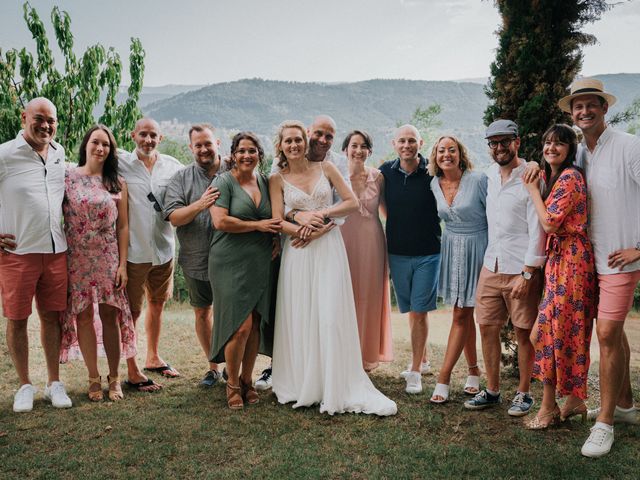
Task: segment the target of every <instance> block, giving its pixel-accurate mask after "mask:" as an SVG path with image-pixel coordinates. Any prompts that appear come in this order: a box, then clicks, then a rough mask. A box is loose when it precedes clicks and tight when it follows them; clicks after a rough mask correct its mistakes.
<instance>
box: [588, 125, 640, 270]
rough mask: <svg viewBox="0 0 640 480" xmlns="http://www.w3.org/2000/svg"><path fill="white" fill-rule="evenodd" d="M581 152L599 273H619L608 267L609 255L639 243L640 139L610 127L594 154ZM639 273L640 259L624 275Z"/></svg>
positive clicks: (590, 231)
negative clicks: (637, 271)
mask: <svg viewBox="0 0 640 480" xmlns="http://www.w3.org/2000/svg"><path fill="white" fill-rule="evenodd" d="M580 147H581V148H580V149H579V151H578V161H577V162H576V163H577V164H578V165H579V166H581V167H583V168H584V171H585V176H586V179H587V198H588V201H589V237H590V238H591V243H593V250H594V254H595V257H596V270H597V272H598V273H599V274H603V275H610V274H615V273H620V269H619V268H615V269H614V268H610V267H609V266H608V265H607V261H608V257H609V254H610V253H613V252H615V251H616V250H620V249H625V248H634V247H635V246H636V244H637V243H638V242H640V138H638V137H636V136H634V135H630V134H628V133H624V132H620V131H618V130H614V129H613V128H611V127H607V128H606V129H605V131H604V132H602V135H600V138H599V139H598V142H597V143H596V147H595V149H594V150H593V152H590V151H589V149H588V148H587V146H586V143H584V142H583V143H582V145H581V146H580ZM636 270H640V260H639V261H636V262H634V263H631V264H629V265H627V266H625V267H624V268H623V269H622V271H623V272H633V271H636Z"/></svg>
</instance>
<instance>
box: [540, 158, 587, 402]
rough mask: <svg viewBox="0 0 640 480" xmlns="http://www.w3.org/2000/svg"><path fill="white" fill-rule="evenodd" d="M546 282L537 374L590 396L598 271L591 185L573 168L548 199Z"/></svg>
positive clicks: (564, 390) (563, 389)
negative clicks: (591, 233)
mask: <svg viewBox="0 0 640 480" xmlns="http://www.w3.org/2000/svg"><path fill="white" fill-rule="evenodd" d="M545 205H546V207H547V222H548V223H550V224H551V225H555V226H557V227H558V230H557V231H556V232H555V233H552V234H550V235H549V236H548V237H547V252H546V253H547V263H546V266H545V287H544V295H543V299H542V302H541V303H540V311H539V314H538V331H537V336H536V341H535V342H534V348H535V364H534V368H533V376H534V377H535V378H537V379H538V380H541V381H542V382H543V383H544V384H545V385H555V387H556V392H557V393H558V394H559V395H561V396H565V395H574V396H576V397H578V398H581V399H586V398H587V374H588V372H589V345H590V342H591V331H592V327H593V319H594V318H595V315H596V298H597V290H596V278H597V277H596V272H595V264H594V257H593V248H592V246H591V242H590V241H589V238H588V236H587V187H586V184H585V182H584V179H583V177H582V175H581V173H580V172H579V171H578V170H576V169H575V168H567V169H566V170H564V171H563V172H562V173H561V174H560V177H559V178H558V180H557V182H556V183H555V185H554V186H553V188H552V190H551V193H550V194H549V196H548V197H547V199H546V201H545Z"/></svg>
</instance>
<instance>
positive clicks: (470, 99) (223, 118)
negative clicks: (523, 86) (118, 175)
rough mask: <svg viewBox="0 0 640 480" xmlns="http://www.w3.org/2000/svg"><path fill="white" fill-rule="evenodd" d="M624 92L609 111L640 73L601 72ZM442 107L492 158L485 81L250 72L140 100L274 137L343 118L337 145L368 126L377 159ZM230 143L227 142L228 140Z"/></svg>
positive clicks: (448, 124)
mask: <svg viewBox="0 0 640 480" xmlns="http://www.w3.org/2000/svg"><path fill="white" fill-rule="evenodd" d="M597 77H598V78H600V79H601V80H602V81H603V82H604V83H605V85H606V87H607V90H608V91H610V92H611V93H613V94H615V95H616V96H617V97H618V102H617V104H616V105H614V106H613V107H612V108H611V109H610V115H611V114H615V113H616V112H618V111H621V110H623V109H624V108H626V107H627V106H628V105H629V104H630V103H631V102H632V101H633V100H634V99H635V98H637V97H638V96H640V74H606V75H598V76H597ZM435 103H437V104H439V105H440V106H441V113H440V115H439V116H438V120H439V121H440V123H441V124H440V126H438V127H437V128H435V131H436V132H437V133H438V134H439V133H452V134H455V135H457V136H458V137H459V138H460V140H461V141H462V142H463V143H464V144H465V145H466V146H467V148H468V149H469V151H470V153H471V154H472V157H473V158H474V159H475V160H476V161H477V162H478V163H479V164H486V163H488V162H489V157H488V154H487V151H486V145H485V140H484V139H483V135H482V133H483V131H484V125H483V121H482V117H483V113H484V110H485V108H486V106H487V103H488V100H487V97H486V96H485V94H484V87H483V84H482V80H476V79H473V81H415V80H382V79H375V80H367V81H362V82H355V83H333V84H323V83H300V82H284V81H272V80H262V79H245V80H238V81H235V82H225V83H217V84H212V85H207V86H187V85H170V86H166V87H145V88H144V90H143V92H142V95H141V99H140V106H141V108H142V110H143V112H144V113H145V115H148V116H151V117H153V118H155V119H156V120H158V121H164V122H172V123H176V124H184V125H188V124H190V123H193V122H209V123H212V124H213V125H215V126H216V127H217V128H219V129H221V130H222V131H234V130H235V131H237V130H253V131H255V132H256V133H258V134H260V135H261V136H266V137H268V138H271V137H272V136H273V134H274V133H275V130H276V127H277V125H278V124H279V123H280V122H282V121H283V120H286V119H297V120H301V121H302V122H303V123H305V124H308V123H310V122H311V121H312V119H313V118H314V117H315V116H316V115H318V114H321V113H323V114H328V115H331V116H332V117H333V118H334V119H335V120H336V123H337V125H338V132H337V135H336V143H335V146H334V148H336V149H337V148H339V145H340V143H341V141H342V138H343V137H344V135H345V134H346V133H347V132H348V131H349V130H351V129H354V128H358V129H364V130H366V131H368V132H369V133H370V134H371V135H372V137H373V139H374V156H373V157H374V161H373V163H379V160H378V161H376V158H378V159H380V158H381V157H385V156H387V155H388V154H389V152H390V151H391V150H392V148H391V145H390V141H391V138H392V136H393V131H394V129H395V127H396V126H397V125H399V124H402V123H405V122H408V121H409V120H410V119H411V117H412V114H413V112H414V111H415V110H416V108H418V107H420V108H424V107H427V106H429V105H432V104H435ZM225 143H226V142H225Z"/></svg>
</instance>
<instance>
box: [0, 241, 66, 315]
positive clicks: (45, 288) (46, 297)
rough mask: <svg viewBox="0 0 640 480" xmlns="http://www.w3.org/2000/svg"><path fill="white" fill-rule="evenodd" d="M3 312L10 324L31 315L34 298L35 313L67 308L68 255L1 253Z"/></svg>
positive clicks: (0, 282)
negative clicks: (34, 298) (36, 308)
mask: <svg viewBox="0 0 640 480" xmlns="http://www.w3.org/2000/svg"><path fill="white" fill-rule="evenodd" d="M0 291H1V292H2V310H3V313H4V316H5V317H7V318H8V319H10V320H26V319H27V318H29V315H31V305H32V303H33V297H34V296H35V297H36V305H37V307H38V310H42V311H45V312H61V311H64V310H65V309H66V308H67V253H66V252H63V253H27V254H24V255H16V254H14V253H8V252H3V253H0Z"/></svg>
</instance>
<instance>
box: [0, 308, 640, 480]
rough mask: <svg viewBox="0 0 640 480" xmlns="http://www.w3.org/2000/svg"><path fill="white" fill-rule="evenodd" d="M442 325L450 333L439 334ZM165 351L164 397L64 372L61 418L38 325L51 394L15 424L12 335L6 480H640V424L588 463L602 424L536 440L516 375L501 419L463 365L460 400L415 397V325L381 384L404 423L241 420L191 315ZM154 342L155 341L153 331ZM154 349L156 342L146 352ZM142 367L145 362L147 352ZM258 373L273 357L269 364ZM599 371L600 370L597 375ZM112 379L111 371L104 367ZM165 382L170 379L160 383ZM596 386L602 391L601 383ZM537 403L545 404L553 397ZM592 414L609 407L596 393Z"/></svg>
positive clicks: (438, 344) (5, 386)
mask: <svg viewBox="0 0 640 480" xmlns="http://www.w3.org/2000/svg"><path fill="white" fill-rule="evenodd" d="M449 317H450V314H449V312H448V311H440V312H438V313H437V314H435V315H433V316H432V326H433V327H432V329H433V335H432V338H433V339H434V340H433V342H432V343H431V352H432V353H431V357H432V358H431V360H432V364H433V365H434V366H436V367H437V366H438V365H439V364H440V363H441V359H442V354H443V348H444V346H443V344H444V342H443V339H444V341H446V331H447V324H448V323H447V322H448V319H449ZM438 322H439V324H438ZM639 324H640V318H638V317H637V315H636V316H635V317H634V318H632V319H629V321H628V322H627V326H628V327H629V328H630V329H632V330H633V332H632V333H633V335H630V340H632V344H633V348H634V353H633V355H634V367H633V372H632V378H633V384H634V389H635V391H636V402H637V403H640V397H638V392H640V388H639V387H640V381H639V372H640V368H638V360H639V359H640V355H638V348H639V347H640V345H639V344H638V342H633V340H635V339H637V338H638V337H637V333H638V332H640V326H639ZM164 328H165V329H164V331H163V334H162V345H161V353H162V355H163V356H164V357H165V359H167V360H169V361H170V362H171V363H172V364H173V365H174V366H175V367H176V368H178V369H179V370H180V372H181V373H182V374H183V376H182V377H181V378H179V379H175V380H164V382H163V383H164V385H165V389H164V390H163V391H162V392H160V393H156V394H139V393H130V392H128V391H127V390H125V395H126V396H125V399H124V400H123V401H121V402H119V403H109V402H107V401H105V402H102V403H100V404H93V403H90V402H89V401H88V399H87V398H86V394H85V390H86V377H87V374H86V370H85V368H84V365H83V364H82V362H78V361H76V362H72V363H70V364H68V365H64V366H62V369H61V375H62V378H63V380H64V381H65V383H66V384H67V389H68V391H69V392H70V395H71V398H72V400H73V402H74V407H73V408H72V409H69V410H56V409H54V408H52V407H51V406H50V405H49V404H47V403H45V401H44V400H43V399H42V389H43V385H44V380H45V375H44V374H45V372H44V363H43V359H42V351H41V349H40V346H39V341H38V322H37V321H36V319H35V317H32V318H31V319H30V334H31V341H32V348H31V352H32V355H31V371H32V374H33V381H34V383H35V385H36V386H37V387H38V388H39V393H38V395H37V397H36V398H37V400H36V403H35V406H34V410H33V412H31V413H27V414H14V413H13V412H12V410H11V403H12V397H13V393H14V390H15V388H16V386H17V385H16V376H15V372H14V370H13V367H12V365H11V362H10V359H9V355H8V352H7V349H6V342H5V339H4V330H5V325H4V323H2V325H0V330H1V333H0V354H1V355H2V362H0V374H1V375H2V378H3V379H4V381H3V382H1V384H0V478H2V479H5V478H6V479H16V478H43V479H45V478H46V479H56V478H74V479H85V478H86V479H92V478H111V479H120V478H123V479H124V478H127V479H129V478H158V479H160V478H244V477H261V478H346V477H348V478H363V479H364V478H447V477H463V478H468V477H473V478H485V479H491V478H579V479H586V478H634V479H635V478H639V477H640V453H639V452H640V427H639V426H629V425H620V426H616V443H615V444H614V447H613V450H612V452H611V453H610V454H609V455H608V456H607V457H605V458H602V459H599V460H593V459H588V458H584V457H582V456H581V455H580V447H581V446H582V443H583V442H584V440H585V439H586V437H587V436H588V433H589V427H590V426H591V425H590V424H587V425H583V424H581V423H580V421H579V420H577V419H574V420H573V421H571V422H568V423H567V424H565V425H563V426H561V427H560V428H555V429H552V430H549V431H543V432H531V431H527V430H524V429H523V428H522V420H518V419H513V418H511V417H509V416H508V415H507V413H506V410H507V406H508V402H507V401H506V400H507V398H508V399H509V400H510V397H511V395H512V394H513V391H514V388H515V385H516V384H515V381H514V380H513V379H510V378H507V377H506V376H504V378H503V387H502V391H503V393H504V394H505V396H506V397H507V398H505V403H503V405H502V406H501V407H499V408H494V409H492V410H488V411H483V412H470V411H466V410H465V409H464V408H463V406H462V402H463V401H464V399H465V398H466V397H465V396H464V395H463V394H462V385H463V383H464V378H465V376H466V371H465V368H464V365H463V362H461V363H459V365H458V368H457V369H456V371H455V372H454V379H453V383H452V389H451V392H452V393H451V398H450V402H449V403H448V404H446V405H439V406H434V405H431V404H430V403H429V402H428V399H429V395H430V394H431V391H432V389H433V387H434V385H435V377H433V376H426V377H423V378H424V381H423V385H424V386H425V389H424V392H423V393H422V394H420V395H408V394H405V393H404V380H402V379H400V378H399V377H398V372H400V370H402V366H403V365H405V364H406V362H407V360H408V358H409V351H408V343H407V341H406V338H407V332H406V320H405V319H404V318H402V316H400V315H395V316H394V335H395V354H396V361H395V362H394V363H393V364H391V365H384V366H382V367H381V368H379V369H378V370H376V372H374V373H373V374H372V378H373V381H374V383H375V384H376V386H377V387H378V388H379V389H380V390H382V391H383V392H384V393H385V394H386V395H388V396H389V397H391V398H393V399H394V400H395V401H396V402H397V403H398V409H399V413H398V415H396V416H395V417H390V418H376V417H370V416H366V415H354V414H347V415H337V416H334V417H331V416H329V415H326V414H325V415H321V414H319V413H318V409H317V408H306V409H298V410H293V409H292V408H291V407H290V406H283V405H279V404H277V402H276V400H275V396H273V395H272V394H271V393H270V392H269V393H267V394H262V395H261V401H260V403H259V404H258V405H256V406H250V407H246V408H245V409H244V410H243V411H240V412H232V411H230V410H229V409H227V408H226V402H225V393H224V388H223V387H222V386H216V387H214V388H213V389H209V390H205V389H202V388H199V387H198V386H197V384H198V381H199V380H200V377H201V376H202V374H203V373H204V369H205V368H206V366H205V363H204V356H203V354H202V352H201V351H200V348H199V346H198V343H197V341H196V338H195V333H194V328H193V318H192V313H191V311H190V309H189V308H188V307H180V306H173V307H171V308H170V309H169V311H168V312H167V314H166V317H165V322H164ZM141 337H143V334H141ZM138 343H139V344H142V343H143V342H140V341H139V342H138ZM139 358H141V359H144V356H143V355H142V354H139ZM260 362H261V363H260V364H259V366H258V367H257V369H260V368H262V367H263V366H264V365H265V363H266V360H265V359H261V360H260ZM595 367H597V364H596V363H594V364H593V366H592V372H597V368H595ZM101 371H102V372H104V373H103V377H104V376H105V375H106V364H105V362H104V360H101ZM154 379H156V380H159V379H158V378H156V377H154ZM594 385H597V382H594ZM533 393H534V396H535V397H536V399H540V397H541V386H540V384H535V385H534V387H533ZM592 395H593V399H592V400H591V401H590V405H594V404H595V403H597V398H596V397H597V392H596V391H595V390H592Z"/></svg>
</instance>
